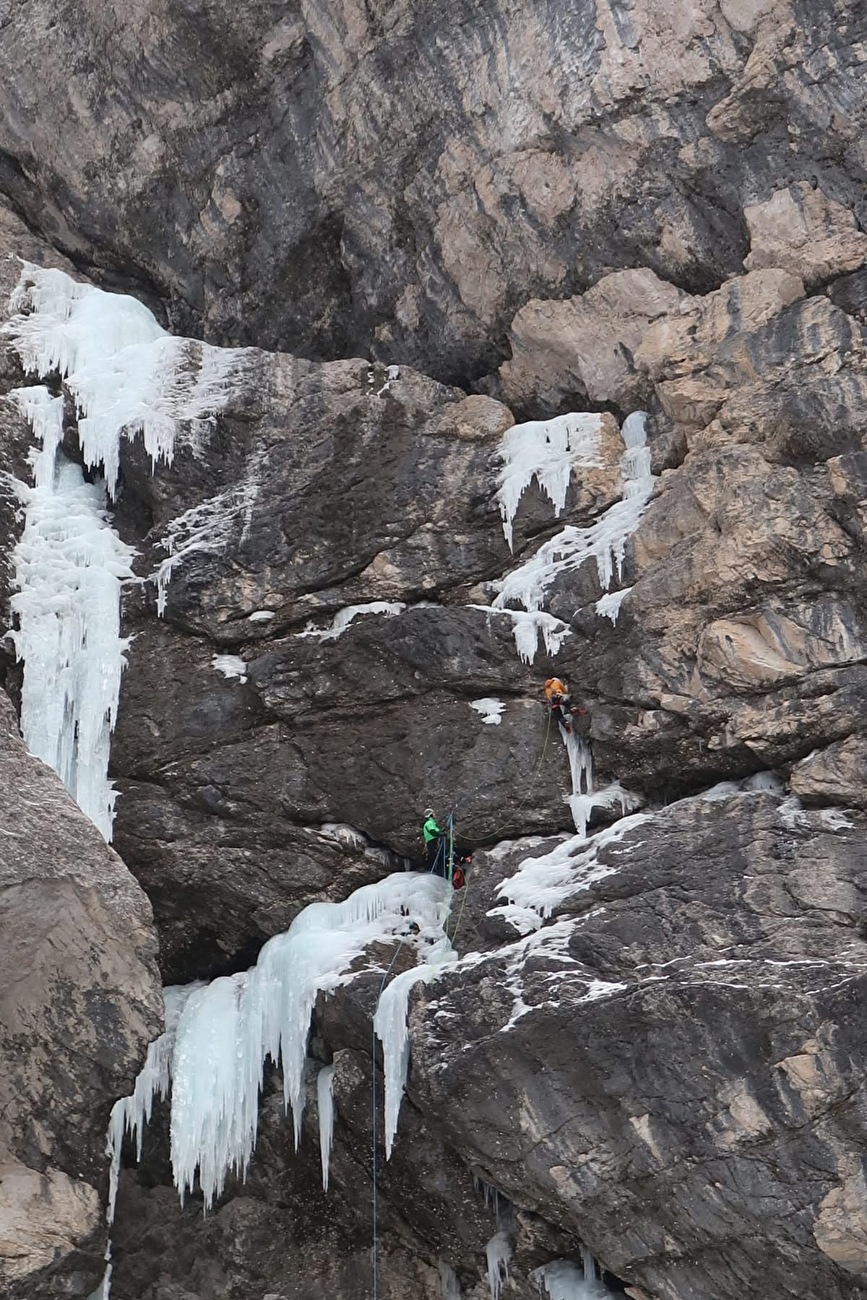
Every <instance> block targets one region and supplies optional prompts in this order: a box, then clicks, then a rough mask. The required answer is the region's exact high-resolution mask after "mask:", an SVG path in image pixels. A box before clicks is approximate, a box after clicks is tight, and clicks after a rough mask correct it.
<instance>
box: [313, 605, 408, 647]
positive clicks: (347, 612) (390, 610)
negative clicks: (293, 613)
mask: <svg viewBox="0 0 867 1300" xmlns="http://www.w3.org/2000/svg"><path fill="white" fill-rule="evenodd" d="M405 609H406V605H405V604H404V602H403V601H400V600H372V601H370V602H369V603H368V604H366V605H347V606H346V608H345V609H341V610H338V612H337V613H336V614H335V615H334V618H333V619H332V620H331V622H330V623H329V625H328V627H324V628H320V627H315V626H314V625H313V624H312V623H308V624H307V626H306V628H305V629H304V631H303V632H298V633H297V635H298V636H299V637H311V638H314V639H315V640H317V641H336V640H337V638H338V637H339V636H342V635H343V633H344V632H345V631H346V629H347V628H348V627H349V625H350V624H351V623H353V622H354V621H355V620H356V619H357V618H360V617H361V616H363V615H366V614H383V615H384V616H385V617H386V618H394V617H395V616H396V615H397V614H402V613H403V611H404V610H405Z"/></svg>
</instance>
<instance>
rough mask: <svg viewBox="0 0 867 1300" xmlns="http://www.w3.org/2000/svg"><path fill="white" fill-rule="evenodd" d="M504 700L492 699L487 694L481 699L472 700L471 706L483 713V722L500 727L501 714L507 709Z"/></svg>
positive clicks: (477, 711)
mask: <svg viewBox="0 0 867 1300" xmlns="http://www.w3.org/2000/svg"><path fill="white" fill-rule="evenodd" d="M505 707H506V706H505V704H504V703H503V701H502V700H495V699H490V698H488V697H487V696H486V697H485V698H484V699H481V700H471V701H470V708H471V709H475V711H476V713H478V714H480V715H481V719H482V722H484V723H487V724H488V725H489V726H490V725H493V726H496V727H498V726H499V725H500V714H501V713H502V712H503V710H504V709H505Z"/></svg>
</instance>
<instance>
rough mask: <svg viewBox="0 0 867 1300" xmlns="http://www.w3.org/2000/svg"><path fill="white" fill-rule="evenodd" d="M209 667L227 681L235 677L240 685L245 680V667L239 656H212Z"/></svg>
mask: <svg viewBox="0 0 867 1300" xmlns="http://www.w3.org/2000/svg"><path fill="white" fill-rule="evenodd" d="M211 666H212V668H214V670H215V671H216V672H218V673H222V675H223V676H224V677H225V678H226V679H227V680H231V679H232V678H234V677H237V678H238V680H239V681H240V682H241V684H242V685H243V683H244V682H245V681H246V680H247V665H246V663H245V661H244V660H243V659H242V658H241V656H240V655H214V656H213V658H212V659H211Z"/></svg>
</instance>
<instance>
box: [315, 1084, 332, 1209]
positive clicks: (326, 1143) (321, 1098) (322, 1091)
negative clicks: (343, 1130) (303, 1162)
mask: <svg viewBox="0 0 867 1300" xmlns="http://www.w3.org/2000/svg"><path fill="white" fill-rule="evenodd" d="M316 1109H317V1111H318V1113H319V1159H320V1161H321V1164H322V1190H323V1191H325V1192H327V1191H328V1167H329V1165H330V1164H331V1139H332V1136H333V1134H334V1066H333V1065H326V1066H323V1068H322V1069H321V1070H320V1071H319V1073H318V1075H317V1076H316Z"/></svg>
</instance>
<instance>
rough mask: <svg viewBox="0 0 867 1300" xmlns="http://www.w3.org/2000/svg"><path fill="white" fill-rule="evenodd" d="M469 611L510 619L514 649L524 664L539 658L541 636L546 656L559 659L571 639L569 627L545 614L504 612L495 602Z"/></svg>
mask: <svg viewBox="0 0 867 1300" xmlns="http://www.w3.org/2000/svg"><path fill="white" fill-rule="evenodd" d="M469 608H470V609H480V610H482V611H484V613H485V614H488V615H499V616H500V617H503V618H508V619H509V620H510V621H511V624H512V633H513V635H514V638H515V649H516V650H517V651H518V655H519V657H520V658H521V660H522V661H523V662H524V663H525V664H531V663H532V662H533V660H534V659H535V658H536V652H537V651H538V649H539V637H540V636H541V638H542V642H543V644H544V646H545V650H546V651H547V653H548V654H549V655H556V654H558V653H559V651H560V647H561V645H562V644H563V642H564V641H565V640H566V637H567V636H570V635H571V634H570V631H569V625H568V624H567V623H564V622H563V621H562V620H561V619H559V618H555V617H554V615H553V614H546V613H545V612H544V610H531V611H527V610H523V609H501V608H499V607H498V606H497V604H496V602H494V604H493V605H470V606H469Z"/></svg>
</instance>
